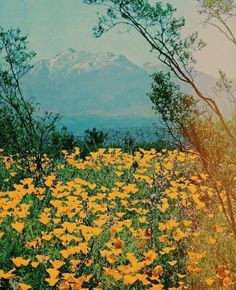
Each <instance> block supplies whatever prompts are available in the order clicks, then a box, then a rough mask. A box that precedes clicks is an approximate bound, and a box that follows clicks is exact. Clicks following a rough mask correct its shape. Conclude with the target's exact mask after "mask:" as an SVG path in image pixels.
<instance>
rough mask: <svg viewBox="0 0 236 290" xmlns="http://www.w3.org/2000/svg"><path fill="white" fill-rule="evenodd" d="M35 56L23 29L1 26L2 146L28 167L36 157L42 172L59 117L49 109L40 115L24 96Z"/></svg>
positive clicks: (37, 167) (0, 122)
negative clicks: (22, 32)
mask: <svg viewBox="0 0 236 290" xmlns="http://www.w3.org/2000/svg"><path fill="white" fill-rule="evenodd" d="M34 56H35V53H34V52H32V51H30V50H29V48H28V42H27V37H26V36H22V35H21V31H20V29H9V30H6V31H4V29H3V28H1V27H0V124H1V133H0V134H1V137H2V138H1V139H0V145H1V147H3V148H4V149H5V150H6V151H7V152H9V153H12V154H18V155H19V156H20V159H21V161H22V162H23V163H24V166H27V168H28V169H30V166H31V165H30V162H31V161H32V160H34V162H35V164H36V169H37V170H38V171H41V170H42V162H43V158H44V154H45V153H46V146H47V145H48V144H49V143H50V136H51V133H52V132H53V131H54V130H55V125H56V121H57V120H58V116H54V115H52V114H51V113H48V112H46V113H45V114H44V115H43V116H38V115H37V110H36V107H35V106H34V104H33V103H32V102H31V101H30V100H29V99H27V98H25V97H24V96H23V93H22V90H21V80H22V78H23V77H24V76H25V75H26V74H27V73H28V72H29V70H30V69H31V68H32V65H31V61H32V59H33V58H34Z"/></svg>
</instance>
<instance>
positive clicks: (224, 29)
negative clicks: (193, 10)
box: [197, 0, 236, 45]
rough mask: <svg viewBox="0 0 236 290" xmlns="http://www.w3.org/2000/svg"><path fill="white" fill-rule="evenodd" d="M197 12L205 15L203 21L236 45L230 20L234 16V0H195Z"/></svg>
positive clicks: (235, 13)
mask: <svg viewBox="0 0 236 290" xmlns="http://www.w3.org/2000/svg"><path fill="white" fill-rule="evenodd" d="M197 1H198V2H199V5H200V10H199V12H200V13H201V14H203V15H204V16H206V19H205V22H206V23H207V24H210V25H212V26H214V27H215V28H217V29H218V30H219V31H220V32H221V33H223V35H224V36H225V37H226V38H227V39H228V40H230V41H231V42H232V43H233V44H234V45H236V37H235V32H234V30H233V27H231V25H230V24H231V23H230V20H232V18H233V17H235V16H236V3H235V0H197Z"/></svg>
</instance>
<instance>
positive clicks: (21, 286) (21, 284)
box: [18, 283, 32, 290]
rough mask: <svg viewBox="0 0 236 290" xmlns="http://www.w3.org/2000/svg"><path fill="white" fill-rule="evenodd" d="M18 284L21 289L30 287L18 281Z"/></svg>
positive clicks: (25, 289)
mask: <svg viewBox="0 0 236 290" xmlns="http://www.w3.org/2000/svg"><path fill="white" fill-rule="evenodd" d="M18 286H19V287H20V289H21V290H28V289H31V288H32V287H31V286H30V285H27V284H25V283H19V284H18Z"/></svg>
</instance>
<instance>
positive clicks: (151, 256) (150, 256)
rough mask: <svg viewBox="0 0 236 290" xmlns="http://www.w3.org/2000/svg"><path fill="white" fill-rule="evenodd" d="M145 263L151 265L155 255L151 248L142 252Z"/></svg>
mask: <svg viewBox="0 0 236 290" xmlns="http://www.w3.org/2000/svg"><path fill="white" fill-rule="evenodd" d="M144 257H145V262H146V265H151V264H152V263H153V262H154V260H155V259H156V257H157V254H156V253H155V252H154V251H153V250H149V251H148V252H146V253H145V254H144Z"/></svg>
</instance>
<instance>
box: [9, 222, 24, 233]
mask: <svg viewBox="0 0 236 290" xmlns="http://www.w3.org/2000/svg"><path fill="white" fill-rule="evenodd" d="M24 226H25V225H24V223H20V222H15V223H12V224H11V227H12V228H13V229H14V230H15V231H17V232H18V233H22V231H23V229H24Z"/></svg>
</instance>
